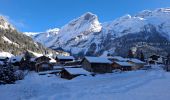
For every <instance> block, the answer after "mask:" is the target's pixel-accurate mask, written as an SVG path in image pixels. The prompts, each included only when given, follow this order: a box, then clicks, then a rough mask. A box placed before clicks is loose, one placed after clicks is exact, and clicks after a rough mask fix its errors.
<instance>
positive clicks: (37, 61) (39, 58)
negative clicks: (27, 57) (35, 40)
mask: <svg viewBox="0 0 170 100" xmlns="http://www.w3.org/2000/svg"><path fill="white" fill-rule="evenodd" d="M50 60H51V59H50V58H49V57H46V56H41V57H38V58H36V59H35V62H36V63H41V62H49V61H50Z"/></svg>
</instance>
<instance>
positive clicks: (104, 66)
mask: <svg viewBox="0 0 170 100" xmlns="http://www.w3.org/2000/svg"><path fill="white" fill-rule="evenodd" d="M111 63H112V62H111V61H110V60H108V59H107V58H103V57H85V58H84V59H83V60H82V62H81V64H82V67H83V68H84V69H86V70H87V71H89V72H94V73H110V72H112V66H111Z"/></svg>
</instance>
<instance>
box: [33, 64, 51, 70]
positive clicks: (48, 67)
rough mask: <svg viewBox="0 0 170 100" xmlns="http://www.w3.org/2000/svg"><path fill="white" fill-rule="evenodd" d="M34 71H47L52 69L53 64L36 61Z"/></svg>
mask: <svg viewBox="0 0 170 100" xmlns="http://www.w3.org/2000/svg"><path fill="white" fill-rule="evenodd" d="M35 66H36V71H37V72H40V71H47V70H52V69H53V65H52V64H50V63H49V62H41V63H36V65H35Z"/></svg>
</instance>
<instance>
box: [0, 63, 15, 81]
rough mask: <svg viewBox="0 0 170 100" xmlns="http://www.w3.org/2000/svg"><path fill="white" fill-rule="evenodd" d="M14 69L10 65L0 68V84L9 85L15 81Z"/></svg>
mask: <svg viewBox="0 0 170 100" xmlns="http://www.w3.org/2000/svg"><path fill="white" fill-rule="evenodd" d="M14 72H15V71H14V67H13V66H12V65H11V64H4V65H1V67H0V83H5V84H11V83H14V82H15V81H16V77H15V74H14Z"/></svg>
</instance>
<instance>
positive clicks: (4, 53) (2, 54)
mask: <svg viewBox="0 0 170 100" xmlns="http://www.w3.org/2000/svg"><path fill="white" fill-rule="evenodd" d="M12 56H14V55H13V54H11V53H9V52H0V57H8V58H11V57H12Z"/></svg>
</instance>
